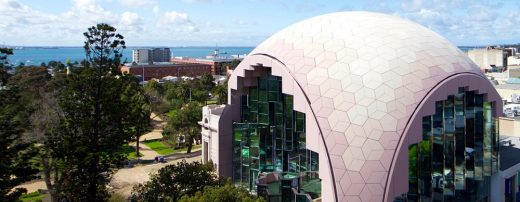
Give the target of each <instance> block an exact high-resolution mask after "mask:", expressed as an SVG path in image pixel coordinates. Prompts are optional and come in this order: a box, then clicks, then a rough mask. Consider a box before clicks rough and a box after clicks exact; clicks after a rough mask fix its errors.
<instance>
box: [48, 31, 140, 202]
mask: <svg viewBox="0 0 520 202" xmlns="http://www.w3.org/2000/svg"><path fill="white" fill-rule="evenodd" d="M84 36H85V38H86V41H85V46H84V48H85V53H86V58H87V59H86V60H85V61H84V62H82V67H80V68H77V69H74V70H73V71H72V73H71V74H70V75H68V76H67V77H66V78H65V80H64V86H65V87H64V89H63V91H62V92H61V95H60V97H59V105H60V107H61V112H62V113H63V117H62V118H61V121H60V126H59V132H58V133H52V135H51V137H50V138H48V139H49V140H50V141H49V142H48V144H47V145H46V146H47V147H48V148H49V149H50V155H51V156H52V158H53V159H55V160H57V161H58V162H59V167H58V168H57V169H55V170H56V172H55V173H54V174H53V175H54V178H55V180H54V182H53V183H54V184H52V186H51V187H48V188H49V189H51V188H52V189H53V191H54V193H55V196H54V199H53V200H56V201H106V200H107V199H108V197H109V193H108V191H107V189H106V185H107V184H108V183H109V181H110V177H111V173H112V171H113V169H114V168H115V167H116V165H118V164H119V163H120V162H122V161H123V160H124V159H125V156H124V155H123V154H122V153H121V150H122V146H123V144H125V143H127V142H128V141H130V140H132V139H133V138H134V136H135V132H134V131H135V129H137V128H140V127H141V126H142V125H143V124H142V123H143V122H142V120H140V119H138V118H136V117H135V116H134V115H135V114H136V113H140V110H139V109H136V108H135V107H136V105H135V103H134V102H135V101H138V100H139V99H140V98H139V91H138V90H134V89H133V88H135V87H137V88H140V86H138V85H137V80H136V79H134V78H133V77H132V76H127V75H123V74H121V73H120V71H119V65H120V64H119V61H120V58H121V56H122V55H121V52H122V49H124V48H125V42H124V40H123V36H121V35H120V34H117V33H116V29H115V28H114V27H112V26H110V25H108V24H98V25H96V26H93V27H90V28H89V29H88V31H87V32H85V33H84ZM140 117H142V118H143V119H145V120H148V119H149V117H146V116H140Z"/></svg>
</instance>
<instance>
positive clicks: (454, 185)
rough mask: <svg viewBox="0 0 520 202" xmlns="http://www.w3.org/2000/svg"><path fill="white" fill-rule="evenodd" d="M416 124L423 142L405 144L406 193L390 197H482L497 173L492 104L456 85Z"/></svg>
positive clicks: (415, 198)
mask: <svg viewBox="0 0 520 202" xmlns="http://www.w3.org/2000/svg"><path fill="white" fill-rule="evenodd" d="M422 123H423V124H422V128H423V132H422V137H423V140H422V141H420V142H419V143H416V144H411V145H409V147H408V160H409V172H408V175H409V192H408V193H406V194H403V196H402V197H398V198H396V201H488V200H489V192H490V177H491V175H492V174H494V173H496V172H497V171H498V134H497V132H496V131H497V130H496V129H497V120H496V119H495V118H494V117H493V103H491V102H485V101H484V95H483V94H477V93H476V92H475V91H466V90H465V88H459V91H458V93H457V94H456V95H450V96H448V97H447V99H446V100H443V101H438V102H436V104H435V114H434V115H431V116H426V117H423V121H422Z"/></svg>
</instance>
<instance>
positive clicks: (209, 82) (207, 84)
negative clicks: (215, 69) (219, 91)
mask: <svg viewBox="0 0 520 202" xmlns="http://www.w3.org/2000/svg"><path fill="white" fill-rule="evenodd" d="M199 82H200V85H201V86H202V87H203V88H204V90H206V91H207V92H211V90H212V89H213V87H215V79H214V78H213V76H211V74H204V75H202V76H201V77H200V79H199Z"/></svg>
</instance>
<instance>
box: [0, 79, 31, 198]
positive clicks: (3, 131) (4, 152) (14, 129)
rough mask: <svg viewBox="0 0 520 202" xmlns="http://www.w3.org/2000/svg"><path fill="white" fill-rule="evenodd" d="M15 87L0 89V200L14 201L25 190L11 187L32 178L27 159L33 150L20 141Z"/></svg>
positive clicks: (20, 132)
mask: <svg viewBox="0 0 520 202" xmlns="http://www.w3.org/2000/svg"><path fill="white" fill-rule="evenodd" d="M19 101H20V96H19V95H18V92H17V90H16V87H8V88H7V89H3V90H0V153H1V155H0V170H1V172H0V201H16V200H18V198H19V197H20V196H21V195H22V194H23V193H25V192H26V190H25V189H22V188H17V189H14V190H13V188H14V187H15V186H17V185H20V184H21V183H23V182H27V181H30V180H32V179H35V178H36V173H37V172H38V170H37V169H35V168H33V167H32V166H31V164H30V163H29V159H30V158H31V157H32V156H33V155H34V154H35V153H34V150H32V144H31V143H28V142H24V141H22V139H21V138H22V133H23V128H22V122H23V121H24V119H23V115H21V113H20V112H22V111H23V107H24V106H23V105H21V104H20V102H19Z"/></svg>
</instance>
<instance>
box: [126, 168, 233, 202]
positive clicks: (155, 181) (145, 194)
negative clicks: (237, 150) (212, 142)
mask: <svg viewBox="0 0 520 202" xmlns="http://www.w3.org/2000/svg"><path fill="white" fill-rule="evenodd" d="M222 183H223V180H221V179H219V178H218V177H217V175H216V174H215V173H214V172H213V167H212V165H211V164H201V163H200V162H193V163H187V162H186V161H182V162H178V163H177V164H174V165H167V166H166V167H164V168H161V169H160V170H159V172H158V173H157V174H152V175H150V181H148V182H145V183H144V184H139V185H136V186H134V188H133V190H132V195H131V196H130V201H136V202H137V201H139V202H169V201H178V200H179V199H180V198H181V197H182V196H185V195H187V196H192V195H195V193H197V192H199V191H202V190H203V189H204V187H206V186H218V185H219V184H222Z"/></svg>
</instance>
